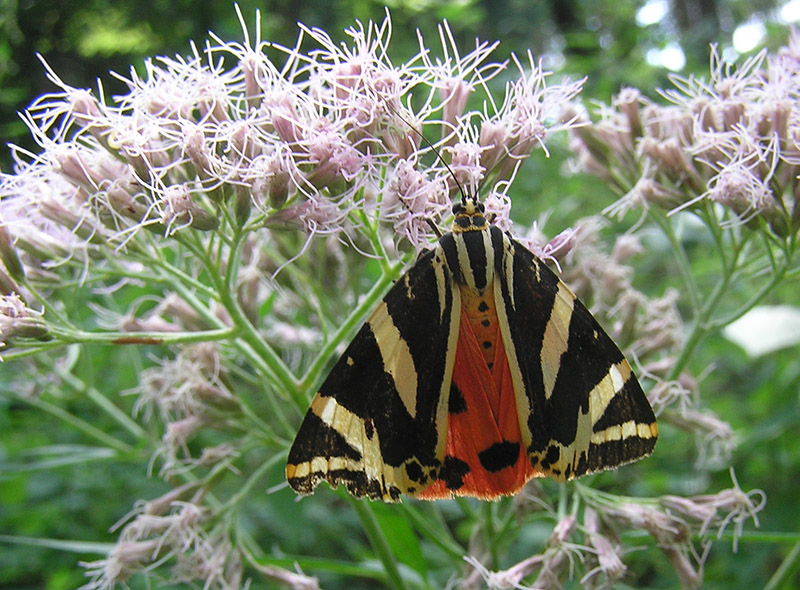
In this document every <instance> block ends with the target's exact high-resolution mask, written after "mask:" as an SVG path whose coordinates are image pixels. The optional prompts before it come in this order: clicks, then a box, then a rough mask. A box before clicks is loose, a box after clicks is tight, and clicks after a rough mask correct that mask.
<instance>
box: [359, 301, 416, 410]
mask: <svg viewBox="0 0 800 590" xmlns="http://www.w3.org/2000/svg"><path fill="white" fill-rule="evenodd" d="M368 323H369V326H370V328H372V333H373V334H374V335H375V341H376V342H377V343H378V349H379V350H380V351H381V358H382V359H383V370H384V371H386V372H387V373H389V374H390V375H391V376H392V379H393V380H394V386H395V388H396V389H397V393H398V394H399V395H400V399H401V400H402V401H403V405H404V406H405V408H406V411H407V412H408V414H409V416H411V417H412V418H415V417H416V415H417V369H416V367H415V366H414V359H413V358H412V356H411V351H410V350H409V349H408V344H406V341H405V340H403V337H402V336H401V335H400V331H399V330H398V329H397V326H395V325H394V322H393V321H392V318H391V317H390V316H389V310H388V309H387V308H386V303H384V302H383V301H382V302H381V303H380V305H379V306H378V307H377V309H376V310H375V312H374V313H373V314H372V317H370V319H369V320H368Z"/></svg>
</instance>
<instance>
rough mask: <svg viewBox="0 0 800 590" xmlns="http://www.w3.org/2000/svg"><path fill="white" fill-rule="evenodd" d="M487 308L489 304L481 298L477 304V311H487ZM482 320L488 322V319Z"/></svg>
mask: <svg viewBox="0 0 800 590" xmlns="http://www.w3.org/2000/svg"><path fill="white" fill-rule="evenodd" d="M488 310H489V305H488V304H487V303H486V301H484V300H481V302H480V303H479V304H478V311H480V312H485V311H488ZM484 321H485V322H488V321H489V320H484ZM484 325H486V326H488V325H489V324H488V323H487V324H484Z"/></svg>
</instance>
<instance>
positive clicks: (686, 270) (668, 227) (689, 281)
mask: <svg viewBox="0 0 800 590" xmlns="http://www.w3.org/2000/svg"><path fill="white" fill-rule="evenodd" d="M650 218H651V219H652V220H653V221H655V223H656V224H657V225H658V227H660V228H661V231H662V232H663V233H664V235H665V236H666V237H667V239H668V240H669V243H670V246H672V251H673V252H674V253H675V261H676V262H677V264H678V270H679V271H680V273H681V277H682V278H683V282H684V283H685V284H686V291H687V292H688V294H689V299H690V300H691V303H692V309H699V308H700V294H699V291H698V288H697V283H696V282H695V280H694V275H693V274H692V267H691V264H690V263H689V258H688V257H687V256H686V251H685V250H684V249H683V244H681V241H680V239H679V238H678V236H677V235H676V234H675V229H674V228H673V226H672V223H671V221H670V219H669V218H667V217H666V216H665V215H664V214H663V213H662V212H661V211H660V210H656V209H650Z"/></svg>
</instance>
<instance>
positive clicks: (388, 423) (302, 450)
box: [286, 246, 461, 501]
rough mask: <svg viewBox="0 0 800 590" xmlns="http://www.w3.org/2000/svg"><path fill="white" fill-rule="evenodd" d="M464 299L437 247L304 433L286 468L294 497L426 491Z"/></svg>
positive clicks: (358, 347)
mask: <svg viewBox="0 0 800 590" xmlns="http://www.w3.org/2000/svg"><path fill="white" fill-rule="evenodd" d="M459 297H460V295H459V293H458V289H454V288H453V282H452V277H451V275H450V271H449V270H448V269H447V265H446V263H445V259H444V254H443V252H442V250H441V248H440V247H438V246H437V247H436V248H435V249H434V250H430V251H428V252H426V253H424V254H423V255H422V256H421V257H420V258H419V259H418V260H417V262H416V263H415V264H414V265H413V266H412V267H411V269H409V271H408V272H407V273H406V274H405V275H404V276H403V277H401V278H400V280H398V281H397V283H396V284H395V285H394V286H393V287H392V289H391V290H390V291H389V292H388V293H387V294H386V296H385V297H384V299H383V301H382V302H381V304H380V305H379V306H378V307H377V309H375V311H374V312H373V313H372V315H371V316H370V317H369V319H368V320H367V322H366V323H365V324H364V325H363V326H362V327H361V329H360V330H359V332H358V333H357V334H356V336H355V338H354V339H353V341H352V342H351V343H350V345H349V346H348V347H347V349H346V350H345V352H344V354H343V355H342V356H341V358H340V359H339V360H338V361H337V363H336V365H335V366H334V368H333V370H332V371H331V373H330V374H329V376H328V378H327V379H326V380H325V382H324V383H323V384H322V386H321V387H320V389H319V392H318V393H317V395H316V397H315V398H314V400H313V401H312V403H311V407H310V409H309V410H308V413H307V414H306V416H305V418H304V420H303V423H302V425H301V426H300V430H299V432H298V434H297V437H296V438H295V441H294V444H293V445H292V448H291V450H290V451H289V457H288V462H287V467H286V476H287V480H288V481H289V484H290V485H291V487H292V488H293V489H294V490H295V491H296V492H298V493H300V494H310V493H311V492H312V491H313V489H314V487H315V486H316V485H317V484H318V483H319V482H320V481H323V480H325V481H327V482H328V483H329V484H330V485H331V487H336V486H337V485H339V484H343V485H344V486H345V487H346V488H347V490H348V491H349V492H350V493H351V494H353V495H355V496H358V497H362V496H365V495H366V496H369V497H370V498H373V499H381V500H384V501H396V500H398V499H399V496H400V494H407V495H410V496H414V495H416V494H417V493H419V492H420V491H421V490H422V489H424V488H425V487H427V486H428V485H430V483H431V481H432V479H434V478H435V477H436V474H437V473H438V472H439V468H440V466H441V464H442V460H443V458H444V451H445V438H446V430H447V401H448V400H447V396H448V395H449V391H450V381H451V377H452V372H453V360H454V356H455V354H454V353H455V347H456V346H455V345H456V340H457V336H458V326H459V319H460V308H461V303H460V298H459Z"/></svg>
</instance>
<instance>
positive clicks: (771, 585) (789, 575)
mask: <svg viewBox="0 0 800 590" xmlns="http://www.w3.org/2000/svg"><path fill="white" fill-rule="evenodd" d="M798 569H800V541H798V542H797V543H796V544H795V545H794V547H792V549H791V551H789V555H787V556H786V558H785V559H784V560H783V561H782V562H781V564H780V565H779V566H778V569H776V570H775V573H774V574H772V577H771V578H770V579H769V581H768V582H767V584H766V586H764V590H779V589H780V588H790V587H791V585H792V579H793V578H794V576H795V573H796V572H797V570H798Z"/></svg>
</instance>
